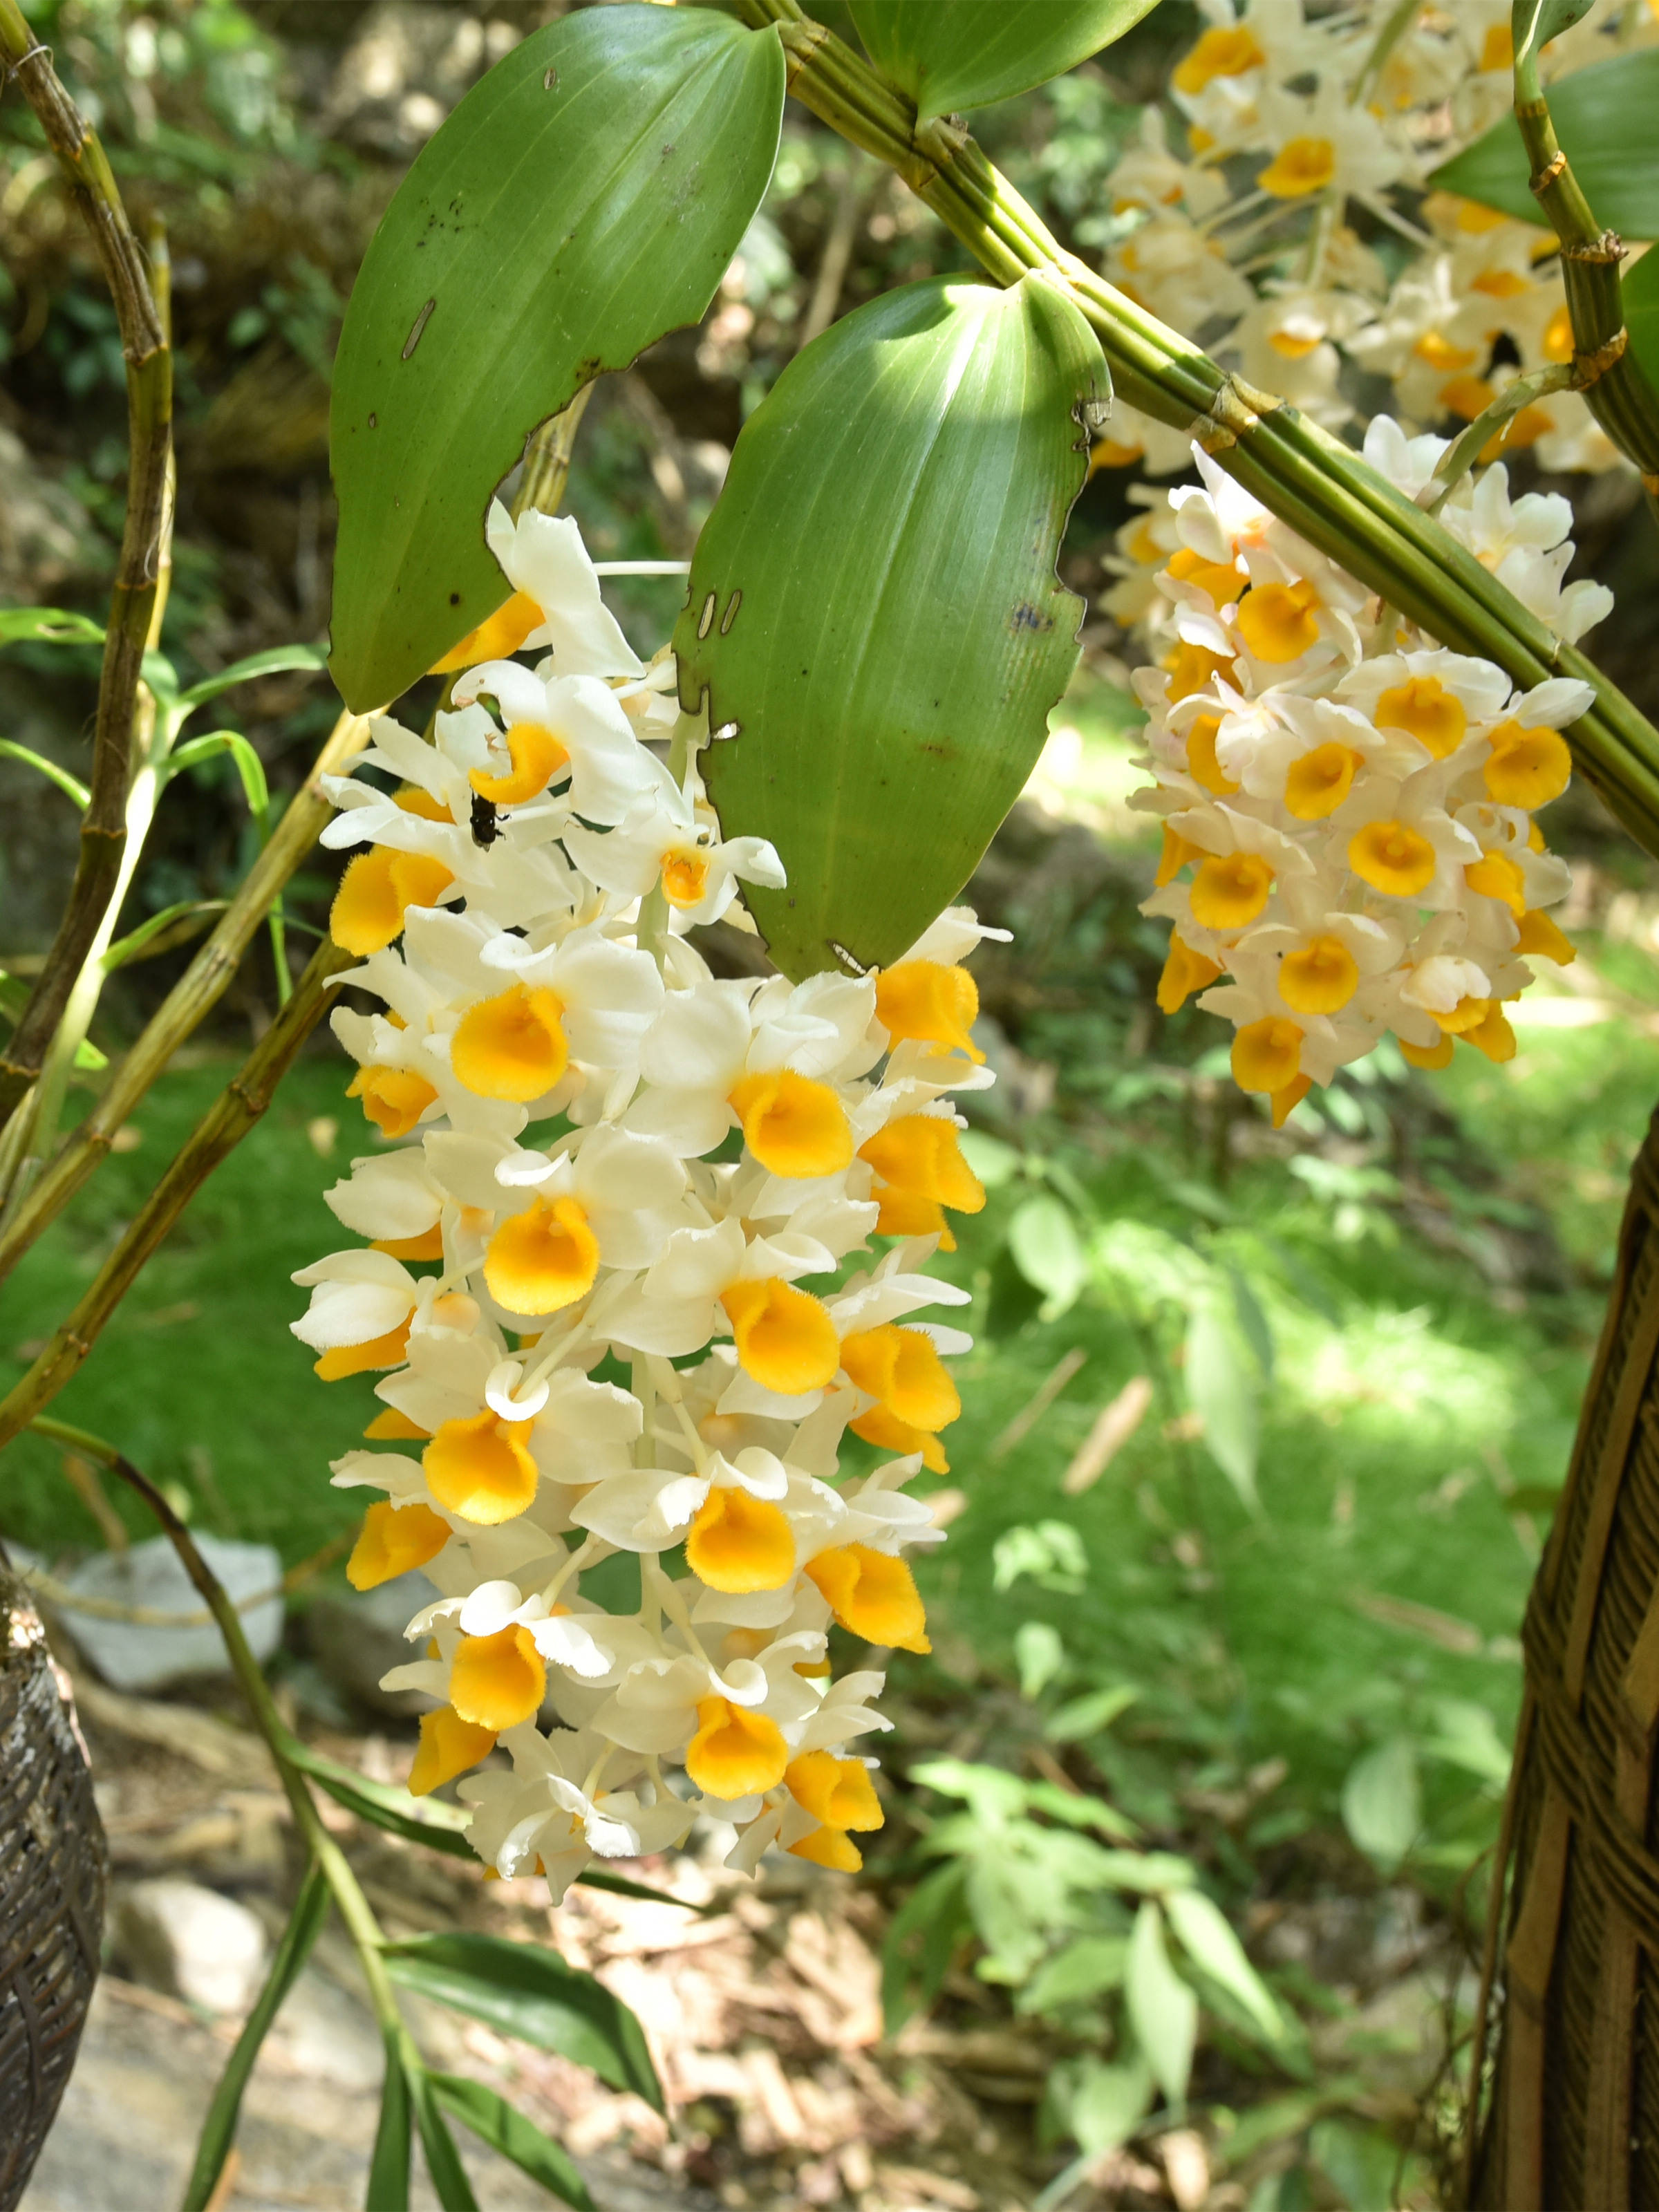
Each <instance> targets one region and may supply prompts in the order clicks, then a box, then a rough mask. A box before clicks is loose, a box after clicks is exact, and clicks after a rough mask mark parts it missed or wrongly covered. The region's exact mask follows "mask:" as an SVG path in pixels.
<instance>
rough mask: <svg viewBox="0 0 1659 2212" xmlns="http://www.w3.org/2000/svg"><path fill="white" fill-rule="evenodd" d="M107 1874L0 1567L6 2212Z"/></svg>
mask: <svg viewBox="0 0 1659 2212" xmlns="http://www.w3.org/2000/svg"><path fill="white" fill-rule="evenodd" d="M105 1875H106V1856H105V1850H104V1831H103V1826H102V1824H101V1822H100V1820H99V1818H98V1808H97V1807H96V1806H95V1805H94V1802H93V1797H92V1777H91V1775H90V1774H89V1773H88V1771H87V1761H86V1753H85V1751H84V1750H83V1748H82V1744H81V1740H80V1734H79V1731H78V1730H77V1729H76V1725H75V1720H74V1715H73V1711H72V1709H71V1708H70V1705H69V1702H68V1692H67V1688H66V1687H63V1688H60V1686H59V1678H58V1674H56V1672H55V1671H54V1669H53V1668H52V1662H51V1659H50V1657H49V1656H48V1655H47V1651H46V1639H45V1638H44V1636H43V1635H42V1632H41V1628H40V1620H39V1619H38V1618H37V1617H36V1615H35V1613H34V1612H33V1608H32V1607H31V1606H30V1605H29V1603H28V1601H27V1599H26V1598H25V1597H24V1595H23V1593H22V1592H21V1589H19V1587H18V1585H17V1584H16V1583H15V1582H14V1581H13V1580H12V1579H11V1577H9V1575H7V1574H6V1573H5V1572H4V1571H3V1568H0V2212H12V2208H13V2207H14V2206H15V2204H16V2203H17V2202H18V2200H19V2199H20V2198H21V2196H22V2194H23V2189H24V2185H25V2184H26V2183H27V2180H28V2178H29V2173H30V2172H31V2170H32V2168H33V2165H34V2161H35V2160H36V2158H37V2157H38V2156H39V2155H40V2146H41V2144H42V2143H43V2142H45V2141H46V2130H47V2129H48V2128H49V2127H50V2126H51V2125H52V2117H53V2115H54V2114H55V2113H56V2112H57V2110H58V2100H59V2098H60V2097H62V2095H63V2093H64V2087H65V2085H66V2084H67V2083H68V2081H69V2077H70V2069H71V2068H72V2067H73V2066H74V2064H75V2053H76V2046H77V2045H78V2044H79V2043H80V2040H81V2029H82V2024H83V2023H84V2021H85V2020H86V2016H87V2007H88V2004H89V2003H90V2002H91V2001H92V1988H93V1984H94V1981H95V1979H96V1978H97V1974H98V1945H99V1935H100V1929H101V1927H102V1924H103V1917H104V1882H105Z"/></svg>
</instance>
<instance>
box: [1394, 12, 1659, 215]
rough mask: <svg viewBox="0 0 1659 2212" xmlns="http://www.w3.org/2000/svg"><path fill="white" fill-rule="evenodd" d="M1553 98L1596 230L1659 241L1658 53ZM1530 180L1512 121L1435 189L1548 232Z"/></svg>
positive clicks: (1620, 64) (1579, 75)
mask: <svg viewBox="0 0 1659 2212" xmlns="http://www.w3.org/2000/svg"><path fill="white" fill-rule="evenodd" d="M1547 90H1548V97H1549V104H1550V119H1551V121H1552V122H1553V124H1554V125H1555V135H1556V137H1558V138H1559V140H1560V142H1561V149H1562V151H1563V152H1564V153H1565V155H1566V157H1567V159H1568V160H1569V161H1571V164H1572V168H1573V174H1574V175H1575V176H1576V177H1577V179H1578V181H1579V183H1580V184H1581V185H1583V188H1584V191H1585V193H1586V195H1587V196H1588V197H1589V204H1590V206H1591V208H1592V209H1593V210H1594V211H1595V220H1596V221H1597V222H1599V223H1602V224H1605V225H1606V227H1607V228H1608V229H1609V230H1616V231H1618V232H1620V234H1622V235H1623V236H1624V237H1626V238H1659V142H1656V140H1655V137H1654V131H1653V118H1654V115H1655V112H1656V111H1659V47H1651V46H1650V47H1649V48H1648V49H1647V50H1646V51H1645V52H1642V53H1635V54H1620V55H1618V56H1617V57H1615V58H1613V59H1611V60H1608V61H1605V62H1592V63H1591V64H1590V66H1589V68H1588V69H1582V70H1574V71H1573V73H1572V75H1571V76H1564V77H1560V78H1558V79H1557V81H1556V82H1555V83H1553V84H1552V85H1551V86H1549V87H1548V88H1547ZM1529 173H1530V172H1529V169H1528V161H1527V155H1526V149H1525V148H1524V147H1523V146H1522V143H1521V130H1520V126H1519V125H1518V124H1517V123H1516V119H1515V118H1514V116H1513V115H1505V116H1503V117H1501V118H1499V120H1498V122H1496V123H1494V124H1493V125H1492V128H1491V130H1490V131H1486V132H1484V133H1483V134H1482V136H1481V137H1479V138H1477V139H1476V140H1475V142H1474V144H1473V145H1472V146H1466V147H1465V148H1464V149H1463V151H1462V153H1461V154H1458V155H1455V156H1454V157H1453V159H1452V160H1451V161H1447V162H1444V163H1443V165H1442V166H1441V167H1439V168H1437V170H1436V171H1435V172H1434V173H1433V175H1432V176H1431V178H1430V179H1429V183H1430V184H1431V185H1433V186H1434V187H1435V189H1436V190H1437V191H1443V192H1461V193H1462V195H1463V197H1464V198H1465V199H1471V200H1480V202H1481V203H1482V204H1484V205H1485V206H1486V207H1494V208H1500V209H1501V210H1503V212H1504V214H1505V215H1512V216H1516V217H1517V218H1518V219H1519V220H1520V221H1521V222H1534V223H1538V224H1540V225H1541V227H1542V228H1546V229H1547V228H1548V227H1549V226H1548V223H1547V221H1546V218H1545V216H1544V215H1543V212H1542V210H1541V209H1540V207H1539V204H1538V202H1537V201H1536V200H1535V199H1534V197H1533V193H1532V188H1531V185H1530V184H1529V183H1528V176H1529Z"/></svg>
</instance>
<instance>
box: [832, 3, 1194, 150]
mask: <svg viewBox="0 0 1659 2212" xmlns="http://www.w3.org/2000/svg"><path fill="white" fill-rule="evenodd" d="M1157 4H1158V0H995V4H994V5H991V4H989V0H980V4H978V5H977V6H966V7H964V6H963V4H962V0H956V4H955V5H953V6H949V7H946V6H942V5H941V4H940V0H851V7H852V15H853V21H854V23H855V24H856V25H857V26H858V33H859V36H860V38H861V39H862V40H863V41H864V44H865V49H866V52H868V54H869V56H870V58H871V60H872V62H874V64H875V65H876V67H877V68H878V70H880V71H881V72H882V75H883V76H885V77H888V78H890V80H891V82H893V83H894V84H896V85H897V86H898V87H899V88H900V89H901V90H902V91H903V92H908V94H909V95H910V97H911V99H912V100H915V103H916V119H917V121H918V122H919V123H926V122H927V120H928V118H930V117H931V116H934V115H950V114H953V113H955V112H957V110H959V109H966V108H970V107H986V106H989V105H990V103H991V102H992V101H993V100H1012V98H1013V96H1014V94H1016V93H1018V92H1029V91H1030V89H1031V88H1032V86H1033V85H1037V84H1046V83H1047V82H1048V79H1049V78H1050V77H1051V76H1061V75H1063V74H1064V72H1065V71H1066V70H1069V69H1075V68H1076V67H1077V65H1078V64H1079V62H1086V61H1087V60H1088V58H1089V57H1090V55H1091V54H1097V53H1098V52H1100V49H1101V48H1102V47H1103V46H1110V45H1111V43H1112V41H1113V40H1115V39H1121V37H1122V36H1123V33H1125V32H1126V31H1127V30H1129V29H1131V28H1132V27H1133V25H1135V24H1136V23H1138V22H1139V21H1140V19H1141V17H1142V16H1143V15H1150V14H1151V12H1152V9H1154V8H1155V7H1156V6H1157Z"/></svg>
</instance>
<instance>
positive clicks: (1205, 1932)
mask: <svg viewBox="0 0 1659 2212" xmlns="http://www.w3.org/2000/svg"><path fill="white" fill-rule="evenodd" d="M1164 1911H1166V1912H1167V1913H1168V1914H1169V1916H1170V1927H1171V1928H1173V1929H1174V1930H1175V1932H1176V1937H1177V1939H1178V1940H1179V1942H1180V1944H1181V1947H1182V1949H1183V1950H1184V1951H1185V1952H1186V1953H1187V1954H1188V1957H1189V1958H1190V1959H1191V1960H1192V1962H1193V1964H1194V1966H1197V1967H1198V1968H1199V1969H1200V1972H1203V1973H1206V1974H1207V1975H1208V1976H1209V1978H1210V1979H1211V1980H1212V1982H1216V1983H1218V1984H1220V1986H1221V1987H1222V1988H1223V1989H1224V1990H1226V1992H1227V1994H1228V1996H1231V1997H1232V1998H1234V1999H1235V2000H1236V2001H1237V2002H1238V2003H1239V2004H1240V2005H1242V2006H1243V2008H1244V2011H1245V2012H1246V2014H1247V2015H1249V2018H1250V2019H1251V2020H1253V2021H1255V2024H1256V2026H1257V2027H1259V2028H1260V2029H1261V2033H1262V2035H1263V2036H1264V2037H1265V2038H1266V2039H1267V2041H1268V2042H1269V2043H1282V2042H1283V2041H1284V2040H1285V2015H1283V2013H1281V2012H1280V2010H1279V2007H1278V2005H1277V2003H1276V2002H1274V2000H1273V1992H1272V1991H1271V1990H1269V1989H1268V1987H1267V1984H1266V1983H1265V1982H1264V1981H1263V1980H1262V1978H1261V1975H1260V1974H1258V1973H1257V1972H1256V1970H1255V1967H1254V1966H1252V1965H1251V1964H1250V1962H1249V1959H1248V1958H1247V1957H1246V1956H1245V1954H1244V1946H1243V1944H1242V1943H1241V1942H1239V1940H1238V1938H1237V1936H1236V1935H1235V1934H1234V1933H1233V1930H1232V1928H1231V1925H1230V1924H1229V1923H1228V1920H1227V1917H1226V1915H1225V1913H1224V1912H1223V1911H1221V1908H1220V1907H1219V1906H1218V1905H1216V1904H1214V1903H1213V1902H1212V1900H1211V1899H1209V1898H1207V1897H1206V1895H1205V1894H1204V1892H1203V1891H1202V1890H1201V1889H1173V1890H1171V1891H1170V1893H1169V1894H1168V1895H1167V1896H1166V1897H1165V1898H1164Z"/></svg>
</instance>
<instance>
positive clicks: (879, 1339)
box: [841, 1322, 962, 1431]
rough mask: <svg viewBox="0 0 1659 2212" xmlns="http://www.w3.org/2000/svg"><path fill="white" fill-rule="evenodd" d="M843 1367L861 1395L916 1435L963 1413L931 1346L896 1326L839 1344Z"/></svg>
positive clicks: (865, 1331)
mask: <svg viewBox="0 0 1659 2212" xmlns="http://www.w3.org/2000/svg"><path fill="white" fill-rule="evenodd" d="M841 1364H842V1367H843V1368H844V1369H845V1370H846V1372H847V1374H848V1376H850V1378H851V1379H852V1380H853V1381H854V1383H857V1385H858V1387H859V1389H860V1390H867V1391H868V1392H869V1394H870V1395H871V1396H872V1398H877V1399H879V1400H880V1401H881V1403H882V1404H883V1405H884V1406H885V1407H887V1409H888V1411H889V1412H890V1413H893V1414H895V1415H896V1417H897V1419H900V1420H901V1421H902V1422H904V1423H905V1424H906V1425H908V1427H910V1428H914V1429H926V1430H928V1431H934V1430H938V1429H943V1428H946V1427H948V1426H949V1425H950V1424H951V1422H952V1421H954V1420H955V1419H957V1415H958V1414H959V1413H961V1411H962V1400H961V1398H960V1397H959V1396H958V1395H957V1386H956V1384H955V1383H953V1382H952V1381H951V1376H950V1370H948V1369H947V1368H946V1366H945V1363H944V1361H943V1360H942V1359H941V1358H939V1353H938V1352H937V1351H936V1350H935V1348H934V1346H933V1339H932V1338H931V1337H930V1336H927V1335H926V1334H924V1333H923V1332H922V1331H921V1329H919V1328H901V1327H900V1326H899V1324H898V1323H897V1322H883V1323H882V1324H881V1326H880V1327H879V1328H866V1329H860V1330H859V1331H857V1332H856V1333H855V1334H853V1335H851V1336H849V1337H847V1338H845V1339H844V1340H843V1341H842V1347H841Z"/></svg>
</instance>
